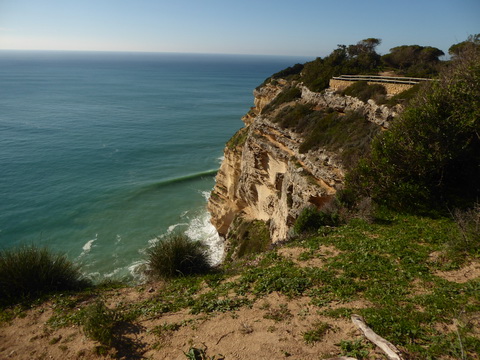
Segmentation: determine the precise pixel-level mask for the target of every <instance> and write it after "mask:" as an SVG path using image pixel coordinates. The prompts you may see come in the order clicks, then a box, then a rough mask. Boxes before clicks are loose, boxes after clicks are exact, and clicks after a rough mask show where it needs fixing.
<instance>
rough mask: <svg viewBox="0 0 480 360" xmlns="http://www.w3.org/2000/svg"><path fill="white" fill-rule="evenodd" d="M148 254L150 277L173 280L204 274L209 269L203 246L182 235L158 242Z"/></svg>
mask: <svg viewBox="0 0 480 360" xmlns="http://www.w3.org/2000/svg"><path fill="white" fill-rule="evenodd" d="M148 254H149V259H148V267H149V275H151V276H152V277H158V278H173V277H178V276H186V275H192V274H200V273H205V272H207V271H208V270H209V269H210V263H209V258H208V254H207V252H206V249H205V246H204V245H203V244H201V243H200V242H198V241H192V240H190V239H189V238H188V237H187V236H186V235H182V234H175V235H171V236H170V237H169V238H166V239H162V240H159V241H158V242H157V244H155V246H154V247H152V248H151V249H149V251H148Z"/></svg>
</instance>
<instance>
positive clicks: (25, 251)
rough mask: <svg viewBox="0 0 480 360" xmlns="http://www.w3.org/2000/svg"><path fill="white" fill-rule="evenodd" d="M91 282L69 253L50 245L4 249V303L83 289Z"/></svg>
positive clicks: (0, 290) (0, 259) (0, 295)
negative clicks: (54, 251) (52, 249)
mask: <svg viewBox="0 0 480 360" xmlns="http://www.w3.org/2000/svg"><path fill="white" fill-rule="evenodd" d="M88 285H89V282H88V281H87V280H86V279H84V278H83V276H82V274H81V272H80V269H79V268H78V267H77V266H76V265H74V264H73V263H72V262H70V261H69V260H68V259H67V258H66V256H64V255H59V254H54V253H52V252H51V251H50V250H48V249H46V248H38V247H36V246H33V245H32V246H22V247H19V248H17V249H9V250H3V251H0V305H2V306H8V305H12V304H15V303H19V302H22V301H28V300H32V299H34V298H35V297H39V296H41V295H44V294H48V293H52V292H58V291H65V290H79V289H81V288H84V287H86V286H88Z"/></svg>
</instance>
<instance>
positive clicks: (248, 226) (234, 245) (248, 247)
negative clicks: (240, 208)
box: [225, 216, 271, 260]
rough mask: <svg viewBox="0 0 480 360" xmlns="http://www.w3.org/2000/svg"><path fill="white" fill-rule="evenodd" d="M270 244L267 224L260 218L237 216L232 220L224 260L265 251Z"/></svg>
mask: <svg viewBox="0 0 480 360" xmlns="http://www.w3.org/2000/svg"><path fill="white" fill-rule="evenodd" d="M270 244H271V240H270V231H269V229H268V224H267V223H265V222H264V221H261V220H253V221H248V220H245V219H243V218H242V217H240V216H238V217H236V218H235V219H234V220H233V223H232V226H230V230H229V235H228V248H227V254H226V256H225V259H226V260H235V259H240V258H242V257H244V256H248V255H252V254H258V253H261V252H264V251H266V250H267V249H268V248H269V246H270Z"/></svg>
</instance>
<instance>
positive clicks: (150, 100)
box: [0, 51, 305, 277]
mask: <svg viewBox="0 0 480 360" xmlns="http://www.w3.org/2000/svg"><path fill="white" fill-rule="evenodd" d="M299 61H301V62H303V61H305V59H298V58H287V57H259V56H227V55H188V54H146V53H81V52H21V51H0V172H1V173H0V247H2V248H5V247H9V246H12V245H16V244H20V243H35V244H39V245H46V246H49V247H51V248H52V249H54V250H57V251H61V252H64V253H66V254H67V255H68V256H69V257H70V258H71V259H72V260H75V261H78V262H80V263H82V264H83V266H84V269H85V271H86V272H87V273H89V274H96V275H97V276H100V277H101V276H114V275H115V276H125V275H126V274H128V273H130V272H131V271H132V270H133V269H135V265H137V264H140V263H141V262H142V261H143V260H144V259H145V255H144V250H145V249H146V248H148V246H149V244H151V242H152V239H155V238H156V237H158V236H163V235H165V234H166V233H168V232H170V231H172V230H174V229H176V230H181V231H187V233H188V234H189V236H190V237H192V238H195V239H200V240H202V241H205V242H207V243H208V244H209V245H210V246H211V248H212V253H213V255H214V257H216V258H218V257H219V256H220V253H221V250H222V248H221V241H220V240H219V239H218V237H217V236H216V233H215V232H214V229H213V228H212V227H211V226H210V225H209V218H208V214H207V213H206V211H205V204H206V197H207V196H208V193H209V191H210V190H211V188H212V187H213V184H214V176H215V170H216V169H218V167H219V162H220V158H221V156H222V152H223V147H224V144H225V142H226V141H227V140H228V139H229V137H230V136H231V135H232V134H233V133H234V132H235V131H236V130H237V129H238V128H240V127H241V126H242V123H241V120H240V118H241V116H242V115H243V114H245V113H246V112H247V111H248V109H249V107H250V106H252V103H253V96H252V90H253V88H254V87H256V86H257V85H258V84H260V83H261V82H262V81H263V80H264V79H265V78H266V77H268V76H269V75H271V74H272V73H274V72H277V71H279V70H281V69H283V68H285V67H287V66H290V65H292V64H294V63H296V62H299Z"/></svg>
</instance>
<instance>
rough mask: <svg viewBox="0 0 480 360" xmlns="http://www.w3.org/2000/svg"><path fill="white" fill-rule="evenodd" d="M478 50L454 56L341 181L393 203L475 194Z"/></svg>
mask: <svg viewBox="0 0 480 360" xmlns="http://www.w3.org/2000/svg"><path fill="white" fill-rule="evenodd" d="M479 134H480V54H472V56H469V57H464V58H457V59H456V60H455V61H454V62H453V63H452V65H451V67H450V68H449V69H447V70H446V71H445V72H444V73H443V74H441V78H440V80H439V81H437V82H434V83H432V84H431V85H430V88H427V89H426V90H425V91H424V92H423V93H422V94H421V96H419V97H417V98H416V99H415V100H413V101H412V103H411V105H410V106H409V107H408V108H407V109H406V110H405V111H404V113H403V114H402V115H401V116H400V118H399V119H397V120H396V121H395V122H394V124H393V126H392V127H391V128H390V129H389V131H386V132H384V133H383V134H382V136H380V137H377V138H376V139H375V140H374V141H373V142H372V150H371V156H370V157H369V158H367V159H366V160H364V161H362V162H361V163H360V164H359V166H358V168H357V169H356V170H355V171H353V172H352V173H350V175H349V176H348V178H347V187H353V188H355V189H356V191H357V192H358V193H359V194H362V195H366V196H372V198H373V199H374V200H375V201H377V202H379V203H381V204H385V205H388V206H390V207H392V208H396V209H405V210H407V209H410V210H413V209H416V210H417V211H418V210H421V211H427V210H428V209H432V208H436V209H445V208H446V205H448V206H449V207H452V205H453V206H458V207H463V206H465V205H468V204H472V203H473V202H474V201H475V200H476V199H478V198H479V196H480V181H478V179H480V136H479Z"/></svg>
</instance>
